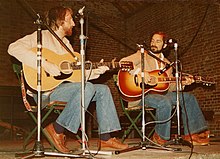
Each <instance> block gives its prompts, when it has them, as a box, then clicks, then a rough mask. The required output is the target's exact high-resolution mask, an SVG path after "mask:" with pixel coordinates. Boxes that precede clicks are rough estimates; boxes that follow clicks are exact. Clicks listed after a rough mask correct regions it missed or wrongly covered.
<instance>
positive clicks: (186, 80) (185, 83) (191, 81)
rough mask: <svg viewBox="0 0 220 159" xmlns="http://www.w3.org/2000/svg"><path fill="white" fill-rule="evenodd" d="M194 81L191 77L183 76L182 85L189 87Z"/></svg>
mask: <svg viewBox="0 0 220 159" xmlns="http://www.w3.org/2000/svg"><path fill="white" fill-rule="evenodd" d="M193 82H195V80H194V79H193V76H191V75H190V76H185V80H183V82H182V83H183V85H191V84H192V83H193Z"/></svg>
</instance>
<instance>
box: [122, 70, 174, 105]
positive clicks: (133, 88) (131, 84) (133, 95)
mask: <svg viewBox="0 0 220 159" xmlns="http://www.w3.org/2000/svg"><path fill="white" fill-rule="evenodd" d="M158 72H159V70H154V71H151V72H149V74H150V76H152V77H156V79H157V77H158V78H167V77H168V76H167V74H166V73H163V74H162V75H158ZM141 82H142V79H141V76H137V77H135V76H133V75H131V74H130V73H129V72H127V71H122V70H119V72H118V86H119V90H120V92H121V94H122V98H123V99H124V100H126V101H134V100H138V99H141V97H142V84H141ZM169 85H170V83H169V82H156V84H154V85H146V84H145V89H144V93H145V94H146V93H148V92H150V91H153V92H157V93H161V92H165V91H167V90H168V89H169Z"/></svg>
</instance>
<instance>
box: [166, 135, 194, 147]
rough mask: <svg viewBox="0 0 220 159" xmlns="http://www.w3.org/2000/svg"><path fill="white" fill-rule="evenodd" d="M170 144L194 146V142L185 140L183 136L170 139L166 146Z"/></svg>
mask: <svg viewBox="0 0 220 159" xmlns="http://www.w3.org/2000/svg"><path fill="white" fill-rule="evenodd" d="M168 145H182V146H188V147H190V148H192V146H193V145H192V143H190V142H189V141H186V140H183V138H181V137H177V138H175V139H173V140H170V141H168V142H166V143H165V144H164V146H165V147H166V146H168Z"/></svg>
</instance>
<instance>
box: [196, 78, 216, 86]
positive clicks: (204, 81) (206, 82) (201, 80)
mask: <svg viewBox="0 0 220 159" xmlns="http://www.w3.org/2000/svg"><path fill="white" fill-rule="evenodd" d="M194 80H195V82H196V83H202V84H203V85H204V86H212V85H214V84H216V82H215V81H214V79H213V78H210V77H201V76H194Z"/></svg>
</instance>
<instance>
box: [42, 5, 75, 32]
mask: <svg viewBox="0 0 220 159" xmlns="http://www.w3.org/2000/svg"><path fill="white" fill-rule="evenodd" d="M67 11H69V12H70V13H71V15H73V11H72V9H71V8H69V7H64V6H58V7H54V8H51V9H50V10H49V11H47V12H46V14H45V22H46V24H47V25H48V26H49V27H50V28H51V29H53V30H57V29H58V28H59V26H61V25H62V24H63V22H64V20H65V15H66V13H67Z"/></svg>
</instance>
